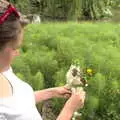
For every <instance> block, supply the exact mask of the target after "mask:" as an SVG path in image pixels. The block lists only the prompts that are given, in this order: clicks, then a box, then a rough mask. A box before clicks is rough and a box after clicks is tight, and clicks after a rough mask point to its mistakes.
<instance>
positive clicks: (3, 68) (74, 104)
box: [0, 0, 85, 120]
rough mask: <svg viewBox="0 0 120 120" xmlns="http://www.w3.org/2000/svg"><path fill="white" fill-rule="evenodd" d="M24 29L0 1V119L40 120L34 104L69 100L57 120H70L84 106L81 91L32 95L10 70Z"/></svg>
mask: <svg viewBox="0 0 120 120" xmlns="http://www.w3.org/2000/svg"><path fill="white" fill-rule="evenodd" d="M25 25H26V22H25V21H24V20H22V19H21V16H20V15H19V13H18V12H17V10H16V9H15V7H14V6H13V5H12V4H10V3H8V2H6V1H5V0H0V119H2V120H42V118H41V116H40V114H39V113H38V111H37V108H36V103H39V102H41V101H43V100H47V99H50V98H53V97H68V96H69V99H68V100H67V102H66V103H65V105H64V107H63V109H62V110H61V112H60V114H59V116H58V117H57V120H70V119H71V118H72V114H73V113H74V111H76V110H77V109H78V108H81V107H82V106H83V104H84V100H85V92H84V91H82V92H80V93H71V91H69V90H68V89H67V88H65V87H55V88H49V89H45V90H40V91H33V89H32V87H31V86H30V85H28V84H27V83H25V82H24V81H22V80H20V79H19V78H18V77H17V76H16V75H15V74H14V73H13V71H12V69H11V67H10V65H11V63H12V61H13V60H14V58H15V57H16V56H18V55H19V51H18V48H19V47H20V45H21V44H22V41H23V33H24V26H25Z"/></svg>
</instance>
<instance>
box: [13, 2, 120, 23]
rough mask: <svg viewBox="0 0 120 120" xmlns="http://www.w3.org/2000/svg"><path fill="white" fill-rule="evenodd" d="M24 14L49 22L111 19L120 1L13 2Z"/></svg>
mask: <svg viewBox="0 0 120 120" xmlns="http://www.w3.org/2000/svg"><path fill="white" fill-rule="evenodd" d="M11 2H12V3H14V4H15V5H16V6H17V7H18V8H19V9H20V11H21V12H23V13H24V14H25V13H26V14H28V13H37V14H39V15H41V17H42V19H47V20H74V21H76V20H81V19H85V20H92V19H94V20H96V19H101V18H104V17H111V16H112V12H111V6H119V5H120V2H119V0H114V1H113V0H22V1H19V0H11Z"/></svg>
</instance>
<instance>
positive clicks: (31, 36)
mask: <svg viewBox="0 0 120 120" xmlns="http://www.w3.org/2000/svg"><path fill="white" fill-rule="evenodd" d="M119 36H120V29H119V25H116V24H115V25H114V24H109V23H95V24H93V23H82V24H78V23H71V22H69V23H67V24H64V23H56V24H49V23H46V24H40V25H39V24H31V25H28V27H27V28H26V31H25V37H24V39H25V40H24V45H23V46H22V49H21V52H22V54H21V56H20V57H18V58H17V59H16V61H15V63H14V64H13V67H14V70H15V72H16V73H17V75H18V76H19V77H20V78H21V79H22V80H25V81H26V82H28V83H29V84H30V85H31V86H32V87H33V88H34V90H38V89H43V88H48V87H54V86H62V85H65V84H66V72H67V70H68V69H69V67H70V65H71V63H72V62H73V60H78V61H79V62H80V66H81V68H83V69H86V68H91V69H92V70H93V71H94V74H93V76H91V77H90V78H89V79H88V84H89V86H88V87H87V88H85V90H86V92H87V99H86V102H85V107H84V108H83V109H82V110H80V111H81V112H82V119H83V120H113V119H114V120H119V117H120V116H119V111H120V81H119V79H120V64H119V63H120V62H119V60H120V47H119V46H120V38H119ZM53 102H54V110H55V113H56V114H58V113H59V111H60V109H61V108H62V106H63V104H64V102H65V100H64V99H54V100H53Z"/></svg>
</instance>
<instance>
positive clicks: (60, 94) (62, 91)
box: [53, 86, 72, 98]
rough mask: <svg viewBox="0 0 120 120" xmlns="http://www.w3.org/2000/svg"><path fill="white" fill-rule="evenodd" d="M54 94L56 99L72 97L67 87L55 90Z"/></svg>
mask: <svg viewBox="0 0 120 120" xmlns="http://www.w3.org/2000/svg"><path fill="white" fill-rule="evenodd" d="M53 91H54V92H53V94H54V97H63V98H69V97H70V96H71V93H72V92H71V91H70V89H68V88H67V87H65V86H62V87H55V88H53Z"/></svg>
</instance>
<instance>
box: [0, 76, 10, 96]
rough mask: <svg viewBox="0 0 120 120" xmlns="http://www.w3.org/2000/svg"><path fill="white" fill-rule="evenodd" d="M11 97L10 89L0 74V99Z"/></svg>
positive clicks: (7, 82)
mask: <svg viewBox="0 0 120 120" xmlns="http://www.w3.org/2000/svg"><path fill="white" fill-rule="evenodd" d="M11 95H12V87H11V85H10V83H9V81H8V80H7V79H6V78H5V77H4V76H3V75H2V74H0V98H6V97H9V96H11Z"/></svg>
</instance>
